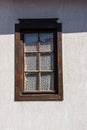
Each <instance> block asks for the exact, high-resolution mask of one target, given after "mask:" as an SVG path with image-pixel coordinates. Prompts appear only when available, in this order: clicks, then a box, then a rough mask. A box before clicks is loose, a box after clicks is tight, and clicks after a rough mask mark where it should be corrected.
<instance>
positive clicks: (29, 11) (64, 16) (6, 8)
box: [0, 0, 87, 35]
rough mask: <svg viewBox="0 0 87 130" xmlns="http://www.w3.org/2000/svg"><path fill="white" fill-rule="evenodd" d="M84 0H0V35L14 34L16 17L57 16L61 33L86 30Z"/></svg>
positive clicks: (86, 16) (86, 21)
mask: <svg viewBox="0 0 87 130" xmlns="http://www.w3.org/2000/svg"><path fill="white" fill-rule="evenodd" d="M86 5H87V1H86V0H79V2H78V0H77V1H76V0H43V1H40V0H29V1H28V0H15V1H14V0H1V1H0V35H3V34H14V32H15V23H17V19H18V18H59V21H60V22H62V30H63V33H75V32H76V33H77V32H87V7H86Z"/></svg>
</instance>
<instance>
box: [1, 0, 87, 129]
mask: <svg viewBox="0 0 87 130" xmlns="http://www.w3.org/2000/svg"><path fill="white" fill-rule="evenodd" d="M55 17H58V18H59V19H60V22H62V27H63V28H62V29H63V33H62V48H63V84H64V85H63V89H64V101H61V102H58V101H51V102H49V101H35V102H34V101H33V102H32V101H29V102H15V101H14V64H15V63H14V44H15V39H14V32H15V30H14V28H15V23H17V22H18V21H17V19H18V18H55ZM78 129H79V130H87V1H86V0H79V1H78V0H0V130H78Z"/></svg>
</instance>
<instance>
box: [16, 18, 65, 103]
mask: <svg viewBox="0 0 87 130" xmlns="http://www.w3.org/2000/svg"><path fill="white" fill-rule="evenodd" d="M15 31H16V33H15V100H17V101H28V100H62V99H63V80H62V40H61V37H62V35H61V23H58V22H57V19H19V24H16V25H15Z"/></svg>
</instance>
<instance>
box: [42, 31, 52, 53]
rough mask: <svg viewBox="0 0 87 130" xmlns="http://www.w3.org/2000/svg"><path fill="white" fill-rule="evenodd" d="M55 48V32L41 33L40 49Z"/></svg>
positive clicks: (48, 49)
mask: <svg viewBox="0 0 87 130" xmlns="http://www.w3.org/2000/svg"><path fill="white" fill-rule="evenodd" d="M52 50H53V33H41V34H40V51H52Z"/></svg>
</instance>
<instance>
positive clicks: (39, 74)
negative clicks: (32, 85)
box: [38, 33, 41, 91]
mask: <svg viewBox="0 0 87 130" xmlns="http://www.w3.org/2000/svg"><path fill="white" fill-rule="evenodd" d="M38 88H39V91H40V90H41V72H40V37H39V33H38Z"/></svg>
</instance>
